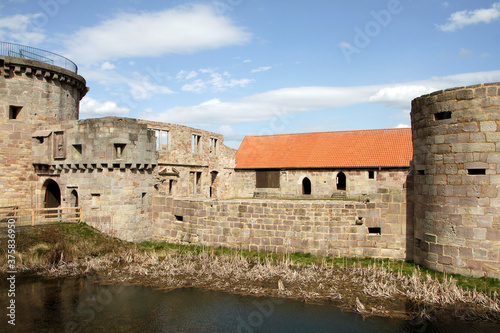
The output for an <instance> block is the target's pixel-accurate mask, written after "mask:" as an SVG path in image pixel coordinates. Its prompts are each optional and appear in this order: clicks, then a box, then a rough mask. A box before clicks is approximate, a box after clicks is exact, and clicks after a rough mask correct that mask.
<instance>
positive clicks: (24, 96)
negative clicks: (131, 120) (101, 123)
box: [0, 42, 87, 207]
mask: <svg viewBox="0 0 500 333" xmlns="http://www.w3.org/2000/svg"><path fill="white" fill-rule="evenodd" d="M86 92H87V87H86V82H85V79H84V78H83V77H81V76H80V75H78V74H77V67H76V65H75V64H74V63H72V62H71V61H70V60H68V59H66V58H64V57H61V56H59V55H57V54H54V53H51V52H47V51H43V50H39V49H35V48H31V47H27V46H22V45H17V44H11V43H4V42H0V189H1V193H2V194H1V196H0V207H5V206H12V205H15V206H19V207H31V206H32V195H33V189H31V187H33V186H34V185H33V183H31V184H30V182H32V181H35V180H36V175H35V173H34V168H33V164H32V158H31V148H32V140H33V138H32V136H33V133H34V132H35V131H36V129H37V127H38V126H39V125H49V124H56V123H60V122H62V121H66V120H77V119H78V113H79V103H80V100H81V99H82V97H83V96H85V94H86ZM42 138H43V136H42Z"/></svg>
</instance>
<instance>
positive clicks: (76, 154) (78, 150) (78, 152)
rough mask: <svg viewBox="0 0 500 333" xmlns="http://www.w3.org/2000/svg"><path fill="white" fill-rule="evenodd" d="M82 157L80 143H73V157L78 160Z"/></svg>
mask: <svg viewBox="0 0 500 333" xmlns="http://www.w3.org/2000/svg"><path fill="white" fill-rule="evenodd" d="M81 158H82V145H80V144H77V145H73V159H75V160H79V159H81Z"/></svg>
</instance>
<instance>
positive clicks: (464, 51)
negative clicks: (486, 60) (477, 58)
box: [458, 49, 472, 58]
mask: <svg viewBox="0 0 500 333" xmlns="http://www.w3.org/2000/svg"><path fill="white" fill-rule="evenodd" d="M458 55H459V56H460V57H462V58H470V57H472V50H467V49H460V52H459V53H458Z"/></svg>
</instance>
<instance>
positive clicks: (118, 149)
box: [115, 143, 126, 159]
mask: <svg viewBox="0 0 500 333" xmlns="http://www.w3.org/2000/svg"><path fill="white" fill-rule="evenodd" d="M125 146H126V144H124V143H115V158H116V159H121V158H123V157H124V156H125Z"/></svg>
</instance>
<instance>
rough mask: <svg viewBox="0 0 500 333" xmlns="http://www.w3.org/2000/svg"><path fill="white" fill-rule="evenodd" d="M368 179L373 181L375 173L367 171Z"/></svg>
mask: <svg viewBox="0 0 500 333" xmlns="http://www.w3.org/2000/svg"><path fill="white" fill-rule="evenodd" d="M368 179H375V171H373V170H372V171H368Z"/></svg>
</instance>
